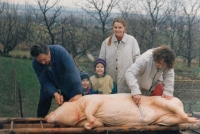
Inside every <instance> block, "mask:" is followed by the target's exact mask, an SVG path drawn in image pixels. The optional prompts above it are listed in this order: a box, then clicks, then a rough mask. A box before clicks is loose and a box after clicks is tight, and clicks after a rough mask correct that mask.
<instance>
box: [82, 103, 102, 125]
mask: <svg viewBox="0 0 200 134" xmlns="http://www.w3.org/2000/svg"><path fill="white" fill-rule="evenodd" d="M101 104H102V101H101V100H93V101H91V102H87V103H86V107H85V116H86V118H87V121H88V122H87V123H85V125H84V126H85V127H86V129H92V128H93V127H94V126H95V122H96V118H95V117H94V116H93V115H94V113H95V112H96V111H97V109H98V108H99V107H100V106H101ZM96 125H97V126H99V125H100V123H97V124H96Z"/></svg>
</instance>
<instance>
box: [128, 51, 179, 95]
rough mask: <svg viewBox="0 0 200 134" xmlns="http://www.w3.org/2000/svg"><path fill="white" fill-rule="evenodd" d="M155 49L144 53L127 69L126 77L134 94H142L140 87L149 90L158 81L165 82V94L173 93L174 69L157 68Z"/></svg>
mask: <svg viewBox="0 0 200 134" xmlns="http://www.w3.org/2000/svg"><path fill="white" fill-rule="evenodd" d="M153 50H154V49H150V50H148V51H146V52H145V53H143V54H142V55H141V56H140V57H139V58H137V60H136V61H135V63H134V64H132V66H131V67H130V68H129V69H127V71H126V74H125V77H126V81H127V83H128V86H129V87H130V89H131V94H132V95H136V94H141V91H140V89H146V90H149V89H150V88H151V86H154V85H155V83H156V82H157V81H162V82H163V88H164V89H163V90H164V91H163V94H165V95H173V91H174V75H175V74H174V69H168V68H167V67H163V68H162V69H159V70H157V68H156V66H155V61H154V59H153Z"/></svg>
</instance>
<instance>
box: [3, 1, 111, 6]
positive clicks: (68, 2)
mask: <svg viewBox="0 0 200 134" xmlns="http://www.w3.org/2000/svg"><path fill="white" fill-rule="evenodd" d="M0 1H4V2H9V3H14V4H25V3H26V2H27V3H29V4H36V2H35V0H0ZM54 1H55V0H50V2H54ZM77 1H81V2H82V3H84V2H85V0H60V3H61V4H62V5H64V6H74V2H77ZM109 1H110V0H105V1H104V2H105V4H106V3H108V2H109Z"/></svg>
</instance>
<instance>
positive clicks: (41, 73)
mask: <svg viewBox="0 0 200 134" xmlns="http://www.w3.org/2000/svg"><path fill="white" fill-rule="evenodd" d="M32 66H33V69H34V70H35V73H36V75H37V77H38V80H39V82H40V85H41V90H46V91H47V92H48V94H49V95H50V96H52V97H54V93H55V92H57V88H56V87H55V86H54V85H53V84H52V83H51V81H50V80H49V78H48V76H47V73H46V70H45V69H44V68H43V67H42V66H41V65H39V63H37V61H36V60H35V59H34V60H33V63H32Z"/></svg>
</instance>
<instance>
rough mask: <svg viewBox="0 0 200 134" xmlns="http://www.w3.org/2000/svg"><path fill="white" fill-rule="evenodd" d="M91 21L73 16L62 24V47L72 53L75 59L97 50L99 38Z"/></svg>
mask: <svg viewBox="0 0 200 134" xmlns="http://www.w3.org/2000/svg"><path fill="white" fill-rule="evenodd" d="M91 23H92V22H91V19H89V18H85V19H84V20H82V19H81V18H79V17H76V16H74V15H71V16H70V17H67V18H65V21H63V23H62V45H63V46H64V47H65V48H66V49H67V50H68V51H69V52H70V53H71V55H72V56H73V58H74V59H78V58H80V57H81V56H82V55H85V54H86V53H87V52H88V51H93V50H95V49H96V48H97V44H98V42H99V40H100V39H99V38H98V36H96V35H97V33H96V32H98V30H97V31H96V30H95V29H93V28H92V27H90V25H91Z"/></svg>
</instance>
